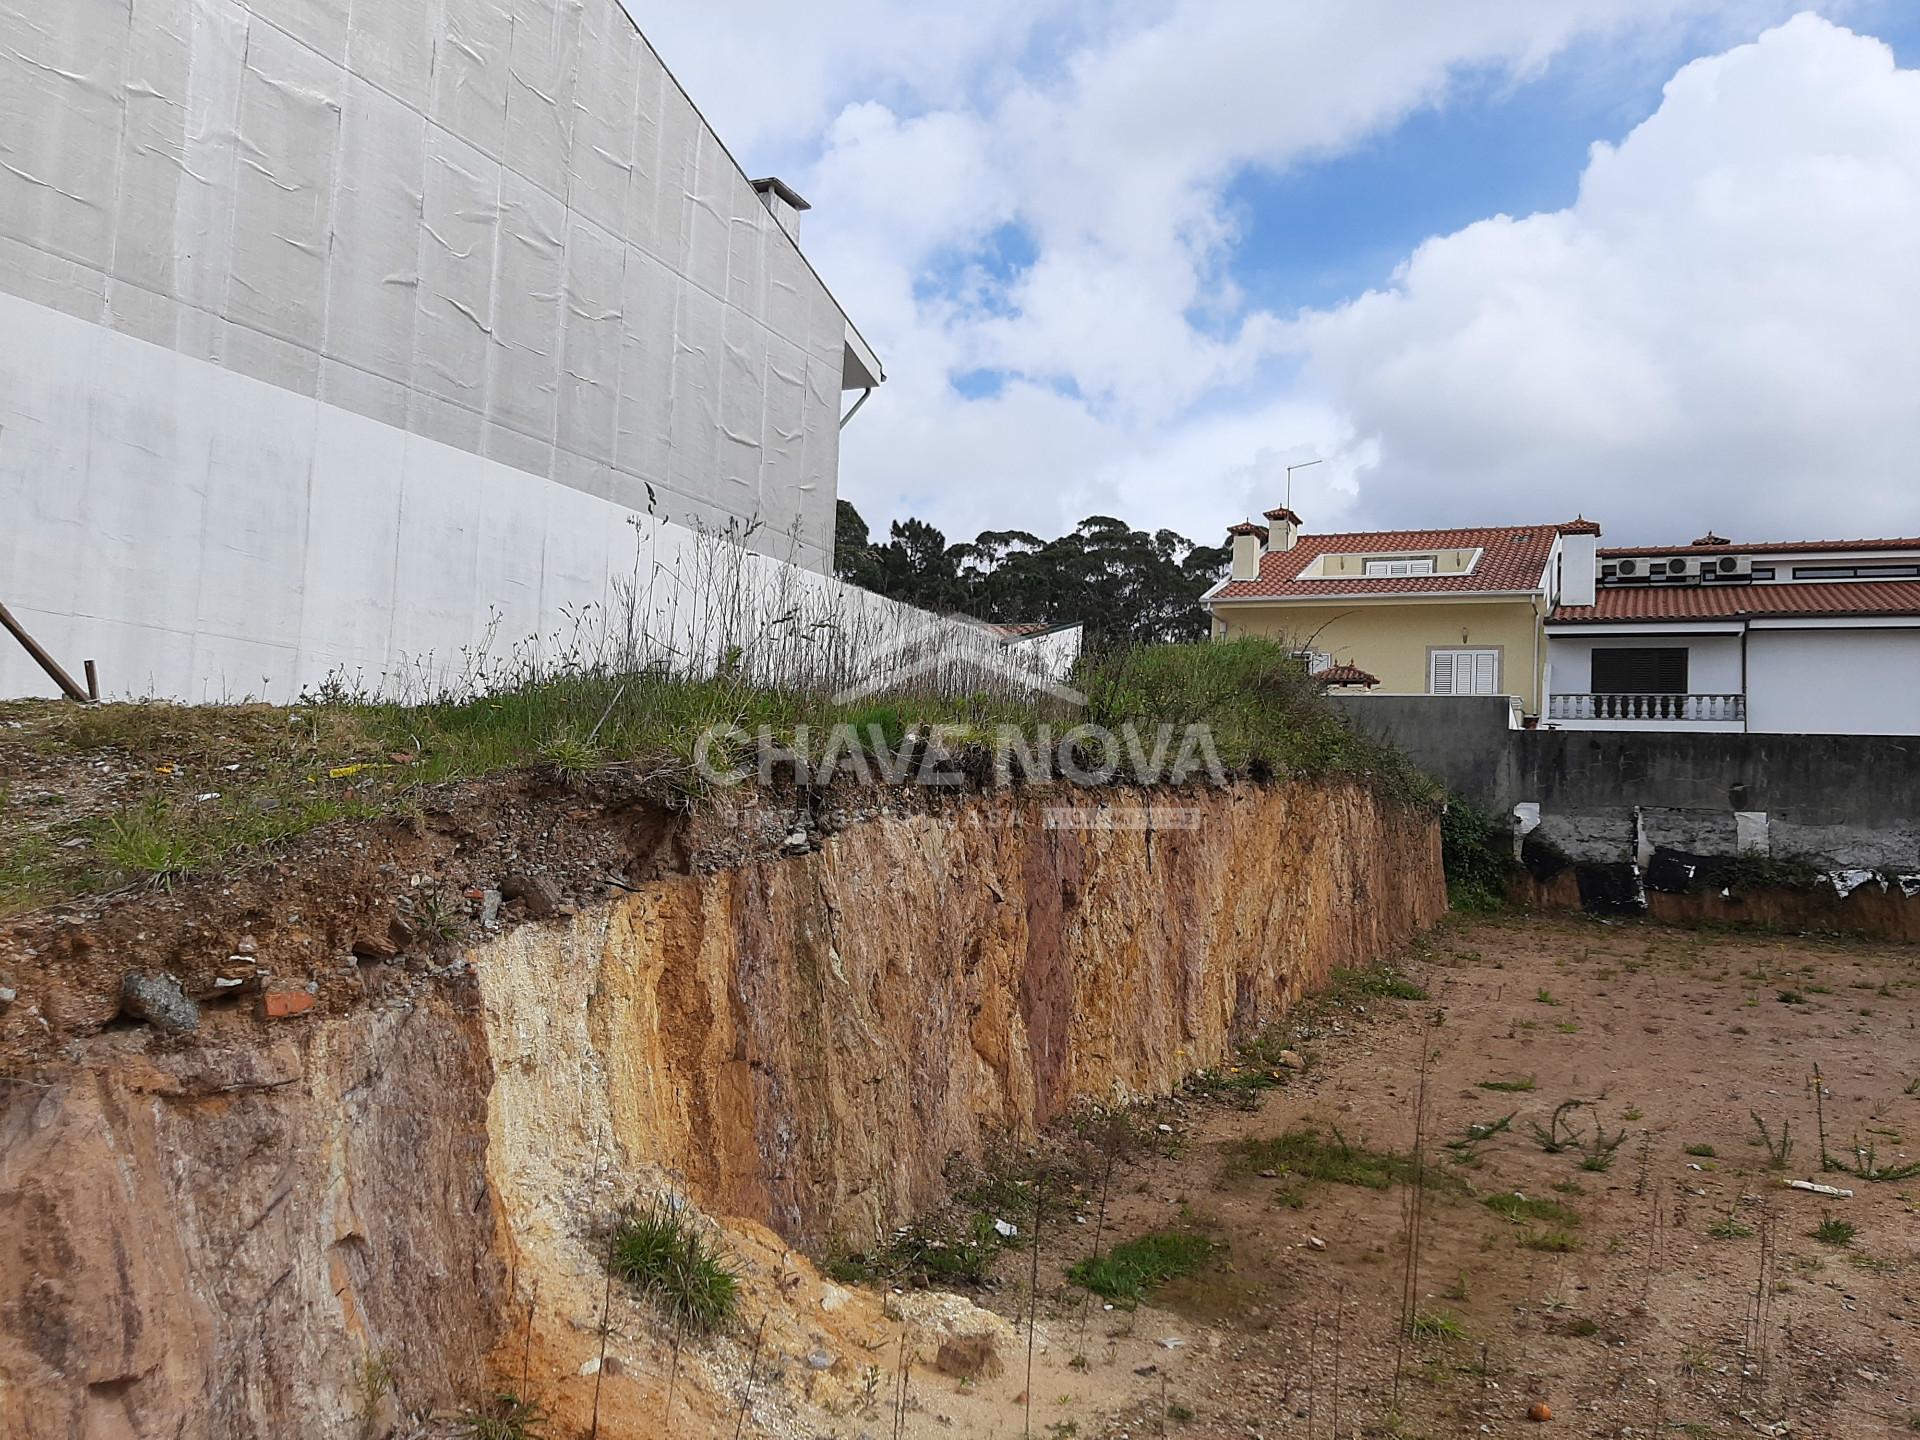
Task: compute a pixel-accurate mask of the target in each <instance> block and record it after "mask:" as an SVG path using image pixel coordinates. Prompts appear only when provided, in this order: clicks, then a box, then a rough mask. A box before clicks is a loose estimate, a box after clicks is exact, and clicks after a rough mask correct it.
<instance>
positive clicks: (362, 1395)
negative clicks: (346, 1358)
mask: <svg viewBox="0 0 1920 1440" xmlns="http://www.w3.org/2000/svg"><path fill="white" fill-rule="evenodd" d="M395 1379H396V1376H395V1373H394V1368H393V1355H392V1353H391V1352H390V1351H385V1350H383V1351H381V1352H380V1353H379V1354H378V1355H375V1354H373V1353H372V1352H371V1351H369V1352H368V1353H366V1354H364V1355H362V1356H361V1357H360V1369H359V1373H357V1374H356V1375H355V1376H354V1390H355V1392H356V1395H355V1398H356V1399H357V1401H358V1404H357V1405H356V1406H355V1410H356V1418H357V1419H358V1420H359V1428H360V1435H361V1437H362V1440H371V1437H372V1435H373V1432H374V1430H375V1429H376V1428H377V1426H378V1424H379V1418H380V1402H381V1401H382V1400H385V1399H386V1398H387V1396H389V1395H391V1394H392V1393H393V1387H394V1381H395Z"/></svg>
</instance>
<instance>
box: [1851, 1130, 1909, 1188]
mask: <svg viewBox="0 0 1920 1440" xmlns="http://www.w3.org/2000/svg"><path fill="white" fill-rule="evenodd" d="M1850 1168H1851V1169H1852V1171H1853V1173H1854V1174H1855V1175H1857V1176H1859V1177H1860V1178H1861V1179H1862V1180H1911V1179H1912V1178H1913V1177H1914V1176H1915V1175H1920V1162H1916V1163H1914V1164H1911V1165H1882V1164H1880V1152H1879V1151H1878V1150H1877V1149H1876V1148H1875V1147H1874V1144H1873V1142H1872V1141H1871V1140H1869V1141H1867V1142H1866V1144H1864V1145H1863V1144H1861V1143H1860V1137H1859V1136H1858V1135H1855V1136H1854V1137H1853V1165H1852V1166H1851V1167H1850Z"/></svg>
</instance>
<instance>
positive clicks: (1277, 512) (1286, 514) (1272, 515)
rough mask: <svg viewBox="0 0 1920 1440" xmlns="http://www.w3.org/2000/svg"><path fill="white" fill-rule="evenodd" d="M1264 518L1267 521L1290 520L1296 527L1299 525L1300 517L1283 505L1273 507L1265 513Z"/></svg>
mask: <svg viewBox="0 0 1920 1440" xmlns="http://www.w3.org/2000/svg"><path fill="white" fill-rule="evenodd" d="M1266 517H1267V519H1269V520H1291V521H1292V522H1293V523H1294V524H1296V525H1298V524H1300V523H1301V521H1300V517H1299V516H1298V515H1296V514H1294V513H1293V511H1291V510H1289V509H1288V508H1287V507H1286V506H1284V505H1276V506H1274V508H1273V509H1271V510H1269V511H1267V512H1266Z"/></svg>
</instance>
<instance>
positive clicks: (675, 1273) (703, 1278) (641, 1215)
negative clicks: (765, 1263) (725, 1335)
mask: <svg viewBox="0 0 1920 1440" xmlns="http://www.w3.org/2000/svg"><path fill="white" fill-rule="evenodd" d="M611 1263H612V1268H613V1273H614V1274H615V1275H616V1276H618V1277H619V1278H620V1279H622V1280H624V1281H626V1282H627V1284H629V1285H631V1286H633V1287H634V1289H636V1290H638V1291H639V1292H640V1293H641V1294H643V1295H646V1296H648V1297H650V1298H651V1299H652V1300H653V1301H654V1302H655V1303H656V1304H658V1305H659V1306H660V1308H661V1309H662V1310H664V1311H665V1312H666V1313H667V1315H668V1316H669V1317H671V1318H672V1319H673V1320H674V1321H675V1322H676V1323H677V1324H679V1325H680V1326H681V1327H683V1328H684V1329H686V1330H688V1331H691V1332H693V1333H695V1334H711V1333H712V1332H714V1331H716V1330H721V1329H724V1328H725V1327H726V1326H727V1325H729V1324H731V1323H732V1321H733V1319H734V1317H735V1315H736V1314H737V1313H738V1311H739V1308H740V1280H739V1277H738V1276H737V1275H735V1274H734V1273H733V1271H732V1270H730V1269H729V1268H728V1267H727V1264H726V1261H725V1260H724V1259H723V1258H722V1256H721V1254H720V1251H719V1248H718V1247H717V1246H716V1245H714V1243H713V1242H712V1241H711V1240H709V1239H708V1238H707V1236H706V1235H705V1234H704V1233H703V1232H702V1231H701V1230H700V1228H699V1227H698V1225H697V1223H696V1222H695V1220H694V1218H693V1216H692V1214H691V1212H690V1211H688V1210H687V1209H686V1208H685V1207H683V1206H679V1205H676V1204H674V1203H673V1202H672V1201H671V1200H669V1199H667V1198H665V1197H662V1198H659V1199H656V1200H655V1201H654V1202H653V1203H652V1204H650V1205H648V1206H647V1207H646V1208H644V1209H639V1210H630V1211H628V1212H627V1213H626V1214H624V1215H623V1216H621V1218H620V1220H619V1222H618V1224H617V1225H616V1227H615V1229H614V1233H613V1243H612V1247H611Z"/></svg>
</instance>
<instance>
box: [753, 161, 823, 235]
mask: <svg viewBox="0 0 1920 1440" xmlns="http://www.w3.org/2000/svg"><path fill="white" fill-rule="evenodd" d="M753 189H754V193H755V194H757V195H758V196H759V197H760V203H761V204H762V205H764V206H766V207H767V211H768V213H769V214H771V215H772V216H773V218H774V219H775V220H777V221H778V222H779V223H780V228H781V229H782V230H784V231H786V232H787V238H788V239H789V240H791V241H793V243H794V244H796V245H798V244H799V243H800V212H801V211H803V210H811V209H812V208H813V207H812V206H811V205H809V204H808V203H807V202H806V201H804V200H802V199H801V198H800V195H799V192H798V191H796V190H795V189H794V188H793V187H792V186H791V185H789V184H787V182H786V181H784V180H782V179H779V178H778V177H776V176H773V175H769V176H767V177H766V179H764V180H756V181H754V182H753Z"/></svg>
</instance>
